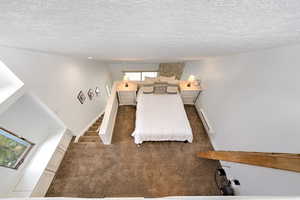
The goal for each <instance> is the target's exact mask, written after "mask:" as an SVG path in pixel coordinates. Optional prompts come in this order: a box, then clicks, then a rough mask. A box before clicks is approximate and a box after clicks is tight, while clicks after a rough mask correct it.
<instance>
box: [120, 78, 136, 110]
mask: <svg viewBox="0 0 300 200" xmlns="http://www.w3.org/2000/svg"><path fill="white" fill-rule="evenodd" d="M117 92H118V98H119V105H136V92H137V84H136V83H132V82H128V87H125V84H124V83H123V82H121V83H119V85H118V88H117Z"/></svg>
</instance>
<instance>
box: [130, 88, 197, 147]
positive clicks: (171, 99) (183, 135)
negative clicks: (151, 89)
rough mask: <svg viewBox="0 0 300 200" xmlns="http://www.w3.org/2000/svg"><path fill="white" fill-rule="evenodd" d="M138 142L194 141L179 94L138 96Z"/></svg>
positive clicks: (136, 126)
mask: <svg viewBox="0 0 300 200" xmlns="http://www.w3.org/2000/svg"><path fill="white" fill-rule="evenodd" d="M132 136H133V137H134V142H135V143H136V144H141V143H142V142H143V141H186V140H187V141H188V142H192V141H193V133H192V129H191V126H190V124H189V121H188V118H187V115H186V113H185V110H184V106H183V103H182V100H181V97H180V95H179V94H143V93H142V92H141V91H140V92H139V94H138V98H137V110H136V123H135V131H134V132H133V134H132Z"/></svg>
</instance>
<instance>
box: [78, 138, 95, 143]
mask: <svg viewBox="0 0 300 200" xmlns="http://www.w3.org/2000/svg"><path fill="white" fill-rule="evenodd" d="M81 142H100V137H99V136H81V137H80V138H79V140H78V143H81Z"/></svg>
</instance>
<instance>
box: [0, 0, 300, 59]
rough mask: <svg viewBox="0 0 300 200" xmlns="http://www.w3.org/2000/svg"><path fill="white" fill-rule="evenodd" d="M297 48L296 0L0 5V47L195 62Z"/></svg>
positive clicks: (39, 0)
mask: <svg viewBox="0 0 300 200" xmlns="http://www.w3.org/2000/svg"><path fill="white" fill-rule="evenodd" d="M296 42H300V0H247V1H246V0H1V1H0V45H2V46H9V47H18V48H24V49H31V50H37V51H45V52H52V53H58V54H64V55H71V56H76V57H83V58H86V57H88V56H93V57H94V58H95V59H99V60H113V61H118V60H120V61H124V60H129V61H147V60H153V61H154V60H156V61H172V60H174V61H175V60H176V61H177V60H196V59H199V58H201V57H206V56H218V55H227V54H233V53H240V52H246V51H252V50H257V49H263V48H270V47H276V46H281V45H287V44H293V43H296Z"/></svg>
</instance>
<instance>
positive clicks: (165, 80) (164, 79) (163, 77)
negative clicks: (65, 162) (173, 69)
mask: <svg viewBox="0 0 300 200" xmlns="http://www.w3.org/2000/svg"><path fill="white" fill-rule="evenodd" d="M175 78H176V77H175V76H171V77H167V76H160V77H159V81H161V82H168V81H173V80H176V79H175Z"/></svg>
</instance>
